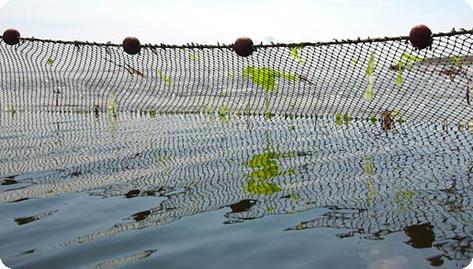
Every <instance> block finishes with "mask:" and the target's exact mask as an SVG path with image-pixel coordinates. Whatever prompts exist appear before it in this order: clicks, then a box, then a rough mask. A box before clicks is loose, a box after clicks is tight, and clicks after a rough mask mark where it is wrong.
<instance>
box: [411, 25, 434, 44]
mask: <svg viewBox="0 0 473 269" xmlns="http://www.w3.org/2000/svg"><path fill="white" fill-rule="evenodd" d="M409 41H411V44H412V46H414V47H415V48H416V49H418V50H422V49H425V48H427V47H430V46H432V31H430V29H429V27H427V26H425V25H424V24H419V25H416V26H414V27H413V28H412V29H411V32H410V33H409Z"/></svg>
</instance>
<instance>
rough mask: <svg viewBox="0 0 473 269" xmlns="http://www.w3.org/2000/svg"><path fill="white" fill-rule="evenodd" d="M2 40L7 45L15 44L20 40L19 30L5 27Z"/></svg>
mask: <svg viewBox="0 0 473 269" xmlns="http://www.w3.org/2000/svg"><path fill="white" fill-rule="evenodd" d="M3 41H5V43H7V44H8V45H10V46H12V45H16V44H18V43H19V42H20V32H18V30H16V29H7V30H6V31H5V32H3Z"/></svg>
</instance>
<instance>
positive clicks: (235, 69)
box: [0, 30, 473, 123]
mask: <svg viewBox="0 0 473 269" xmlns="http://www.w3.org/2000/svg"><path fill="white" fill-rule="evenodd" d="M472 33H473V31H472V30H461V31H452V32H449V33H438V34H434V39H433V45H432V49H430V50H428V49H425V50H421V51H417V50H415V49H414V48H413V47H412V46H411V45H410V44H409V43H408V38H407V37H395V38H381V39H367V40H344V41H333V42H325V43H300V44H270V45H263V44H260V45H256V46H255V48H256V51H255V52H254V53H253V55H251V56H250V57H239V56H238V55H236V53H235V52H233V51H232V49H231V46H228V45H215V46H204V45H194V44H188V45H183V46H171V45H144V46H143V48H142V50H141V53H140V54H139V55H134V56H132V55H128V54H126V53H125V52H124V51H123V49H122V47H121V46H120V45H115V44H98V43H84V42H64V41H51V40H40V39H34V38H26V39H22V40H21V42H20V43H19V44H17V45H14V46H9V45H7V44H5V43H4V42H1V43H0V88H1V90H0V106H1V109H2V110H4V111H9V112H19V111H30V112H38V111H57V112H71V113H105V112H106V113H109V114H116V113H119V112H121V111H125V112H141V113H200V112H208V113H219V114H224V113H235V114H249V115H265V116H266V117H270V116H271V115H288V114H289V115H302V116H334V117H337V118H338V119H339V120H341V121H343V120H346V119H350V118H352V117H353V118H362V119H370V120H373V121H374V120H379V119H382V120H383V119H384V120H386V119H389V121H391V120H393V121H396V120H403V121H404V120H409V121H410V120H411V121H427V122H432V121H437V122H444V121H448V122H454V123H459V122H464V123H467V122H469V121H470V120H471V119H472V118H473V117H472V116H473V110H472V108H471V106H470V105H469V103H470V101H469V91H470V89H471V88H473V77H472V73H471V71H472V70H471V69H472V68H471V63H472V61H473V58H472V56H471V53H472V44H473V40H472V38H471V35H472Z"/></svg>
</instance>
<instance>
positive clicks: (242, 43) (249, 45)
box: [233, 37, 254, 57]
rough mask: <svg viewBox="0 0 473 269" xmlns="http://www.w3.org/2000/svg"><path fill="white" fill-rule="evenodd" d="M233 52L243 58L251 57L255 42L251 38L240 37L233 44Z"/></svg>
mask: <svg viewBox="0 0 473 269" xmlns="http://www.w3.org/2000/svg"><path fill="white" fill-rule="evenodd" d="M233 50H234V51H235V53H236V54H238V55H239V56H242V57H248V56H250V55H251V54H252V53H253V51H254V48H253V41H252V40H251V39H250V38H249V37H240V38H238V39H237V40H236V41H235V43H234V44H233Z"/></svg>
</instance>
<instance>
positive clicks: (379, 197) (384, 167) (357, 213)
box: [0, 114, 473, 268]
mask: <svg viewBox="0 0 473 269" xmlns="http://www.w3.org/2000/svg"><path fill="white" fill-rule="evenodd" d="M29 117H31V116H24V115H22V114H19V115H17V117H16V118H15V119H10V121H6V123H3V124H5V125H4V126H2V129H3V130H4V131H3V135H5V136H8V137H9V139H0V148H1V149H2V150H1V151H2V153H3V154H0V166H1V167H2V169H1V171H0V177H2V178H0V182H2V184H1V185H0V202H2V203H1V204H0V209H1V208H2V207H3V206H4V205H5V206H6V205H7V204H8V203H10V202H13V201H26V200H27V199H28V202H29V203H31V204H33V205H34V204H35V203H36V202H37V203H40V202H41V201H43V200H47V198H51V197H58V196H60V195H66V194H72V193H87V194H88V195H90V196H92V197H100V198H103V203H108V202H110V203H114V202H113V201H114V199H115V198H123V199H126V200H127V201H128V202H131V201H134V200H137V199H142V198H150V199H151V198H152V199H155V200H153V201H155V203H154V205H153V206H141V207H139V210H136V211H135V212H133V213H132V214H128V215H126V216H124V217H122V218H121V219H120V220H118V221H116V222H115V223H113V224H111V225H109V226H108V227H107V228H105V229H102V228H100V229H89V231H88V232H83V233H82V234H80V235H77V236H71V235H68V236H65V237H64V238H62V242H56V243H57V245H58V246H60V247H62V248H71V247H74V246H78V245H82V244H85V243H89V242H94V241H99V240H105V239H110V238H113V237H114V236H116V235H118V234H123V233H127V232H131V231H138V230H142V229H144V228H149V227H161V226H163V225H165V224H168V225H170V224H173V223H174V222H176V221H177V220H179V219H183V218H186V217H189V216H194V215H197V214H201V213H205V212H211V211H216V210H221V209H225V213H224V214H223V218H224V220H223V221H222V222H223V223H224V224H225V225H237V224H244V223H247V222H249V221H252V220H256V219H261V218H263V217H265V216H271V215H281V216H289V215H292V214H295V213H299V212H306V211H308V210H310V209H314V208H323V209H325V210H326V212H325V213H322V214H320V215H314V216H313V218H310V219H307V220H304V221H302V222H299V223H294V224H293V225H288V226H287V227H286V229H285V231H284V233H303V232H306V231H309V230H312V229H322V228H330V229H336V230H338V232H337V237H336V238H334V239H337V238H338V239H337V240H341V242H343V241H344V240H349V239H350V238H354V237H356V238H361V239H364V240H368V241H372V240H383V239H386V238H389V237H390V235H393V234H403V235H404V236H405V237H406V238H407V240H405V241H402V242H399V245H408V246H410V247H412V248H415V249H435V250H436V251H438V252H440V253H441V254H440V255H434V256H428V257H425V258H424V262H425V263H426V264H430V265H431V266H441V265H445V263H446V262H447V261H468V260H469V259H471V257H472V256H473V225H472V224H473V210H472V208H473V207H472V205H473V203H472V200H471V199H472V192H471V190H472V187H473V185H472V180H471V178H472V174H471V171H470V169H471V167H473V166H472V161H473V156H472V153H473V152H472V151H473V150H472V145H473V136H472V135H471V134H470V133H468V132H467V131H459V130H457V129H455V128H453V127H452V128H448V129H447V130H444V129H442V128H443V127H442V126H437V125H435V124H434V125H432V124H421V123H419V124H412V123H411V124H409V123H405V124H403V125H402V126H401V127H398V128H397V130H396V133H393V132H386V131H385V130H383V129H382V128H381V127H380V126H376V125H371V124H369V123H368V122H359V121H352V122H351V123H350V125H349V126H344V127H339V126H337V125H336V124H335V123H334V122H333V120H331V119H328V120H325V119H292V120H286V119H283V118H273V119H272V120H270V121H267V120H265V119H262V118H243V119H238V118H229V121H227V122H225V123H222V122H220V121H218V120H215V121H212V122H209V121H208V117H207V116H198V115H187V116H179V115H168V116H159V115H158V116H155V117H153V118H146V117H139V116H133V115H119V117H118V118H116V124H114V126H115V127H113V128H112V129H110V128H108V127H110V122H109V121H108V119H107V118H104V117H107V116H106V115H103V116H102V117H99V118H98V119H96V118H95V117H94V116H93V115H88V116H87V115H85V116H84V115H81V116H79V115H77V116H74V115H72V116H71V115H67V120H65V119H64V118H61V117H63V116H60V115H52V116H51V115H44V118H40V119H39V120H42V121H43V122H44V124H42V125H40V126H38V125H35V124H34V122H35V121H37V120H38V119H31V118H29ZM54 117H58V118H54ZM217 117H218V116H217ZM294 121H296V124H294ZM58 122H60V124H58ZM25 129H26V130H27V132H26V131H25ZM32 130H35V131H34V132H33V131H32ZM110 137H112V139H110ZM38 138H39V139H38ZM58 139H60V140H61V143H58ZM13 175H15V176H13ZM20 204H21V203H20ZM31 204H30V206H31ZM5 208H6V207H5ZM33 208H34V206H33ZM39 208H40V207H38V209H37V211H36V212H32V213H31V214H30V213H28V214H23V213H21V212H10V211H7V212H8V213H9V214H11V215H10V216H9V217H10V218H12V219H13V220H14V223H16V225H17V226H21V227H28V226H29V225H32V224H35V225H42V224H41V223H42V222H44V223H47V222H46V220H47V221H54V220H56V221H60V220H61V217H60V215H61V209H54V210H48V211H44V210H39ZM30 211H31V210H30ZM93 214H94V213H92V215H90V216H84V217H85V218H87V217H90V218H93ZM45 225H47V224H45ZM0 230H1V229H0ZM29 249H31V246H29ZM27 250H28V249H24V251H27ZM152 253H153V251H148V252H146V251H145V252H142V253H140V254H137V255H135V254H132V255H125V256H124V258H117V259H112V260H110V261H109V262H105V263H96V264H97V266H98V267H96V268H108V267H111V266H112V265H113V266H115V264H118V263H127V262H128V261H130V260H135V259H144V258H146V257H148V256H149V255H151V254H152ZM107 266H108V267H107Z"/></svg>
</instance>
